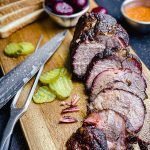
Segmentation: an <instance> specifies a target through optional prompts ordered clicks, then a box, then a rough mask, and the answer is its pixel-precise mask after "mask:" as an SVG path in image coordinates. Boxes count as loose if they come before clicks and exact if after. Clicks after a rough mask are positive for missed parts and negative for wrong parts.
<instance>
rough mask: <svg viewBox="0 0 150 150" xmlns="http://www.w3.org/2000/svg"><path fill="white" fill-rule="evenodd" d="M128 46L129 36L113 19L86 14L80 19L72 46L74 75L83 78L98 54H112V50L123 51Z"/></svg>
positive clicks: (102, 15)
mask: <svg viewBox="0 0 150 150" xmlns="http://www.w3.org/2000/svg"><path fill="white" fill-rule="evenodd" d="M122 41H123V42H122ZM127 45H128V34H127V33H126V31H125V30H124V29H123V28H122V27H121V26H120V25H118V24H117V22H116V20H115V19H114V18H113V17H111V16H109V15H106V14H93V13H87V14H85V15H84V16H82V17H81V18H80V19H79V22H78V24H77V27H76V31H75V34H74V38H73V40H72V42H71V45H70V49H71V64H72V69H73V73H74V75H76V76H77V77H78V78H83V77H84V75H85V73H86V70H87V67H88V65H89V63H90V62H91V60H92V58H93V57H94V56H95V55H96V54H98V53H101V54H102V55H103V54H105V53H111V51H112V50H114V49H116V50H118V49H119V50H121V49H122V48H125V47H126V46H127Z"/></svg>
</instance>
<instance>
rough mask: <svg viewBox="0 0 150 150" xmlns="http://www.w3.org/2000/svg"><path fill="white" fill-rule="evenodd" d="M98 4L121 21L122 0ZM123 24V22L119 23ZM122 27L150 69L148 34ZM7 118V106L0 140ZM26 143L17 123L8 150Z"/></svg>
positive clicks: (103, 0)
mask: <svg viewBox="0 0 150 150" xmlns="http://www.w3.org/2000/svg"><path fill="white" fill-rule="evenodd" d="M96 1H97V2H98V3H99V4H101V5H102V6H104V7H106V8H107V9H108V11H109V14H111V15H113V16H114V17H115V18H117V19H119V20H122V17H121V13H120V5H121V3H122V2H123V0H96ZM120 22H123V21H120ZM121 25H123V26H124V27H125V28H126V29H127V31H128V33H129V35H130V44H131V45H132V47H133V48H134V49H135V50H136V53H137V54H138V55H139V57H140V58H141V59H142V60H143V61H144V63H145V64H146V65H147V67H148V68H149V69H150V59H149V58H150V34H145V35H142V34H138V33H136V32H133V30H131V29H130V30H129V27H128V25H125V24H124V22H123V23H121ZM8 116H9V111H8V106H6V107H5V108H3V109H2V110H0V139H1V137H2V132H3V129H4V127H5V125H6V122H7V118H8ZM27 149H28V147H27V143H26V141H25V138H24V136H23V133H22V130H21V127H20V124H19V123H17V125H16V127H15V130H14V134H13V137H12V141H11V148H10V150H27Z"/></svg>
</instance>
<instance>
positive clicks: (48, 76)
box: [40, 68, 68, 84]
mask: <svg viewBox="0 0 150 150" xmlns="http://www.w3.org/2000/svg"><path fill="white" fill-rule="evenodd" d="M67 74H68V71H67V69H66V68H57V69H53V70H51V71H48V72H45V73H43V74H42V75H41V76H40V81H41V83H43V84H49V83H51V82H53V81H55V80H56V79H57V78H58V77H59V76H63V75H67Z"/></svg>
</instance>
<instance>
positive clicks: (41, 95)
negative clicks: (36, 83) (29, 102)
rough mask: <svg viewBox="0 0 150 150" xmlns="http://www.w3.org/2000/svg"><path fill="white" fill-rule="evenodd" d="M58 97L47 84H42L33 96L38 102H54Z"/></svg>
mask: <svg viewBox="0 0 150 150" xmlns="http://www.w3.org/2000/svg"><path fill="white" fill-rule="evenodd" d="M55 98H56V95H55V94H53V93H52V92H51V91H50V89H49V88H48V87H47V86H42V87H40V88H39V89H38V91H37V92H36V93H35V94H34V96H33V101H34V102H35V103H38V104H42V103H47V102H52V101H54V100H55Z"/></svg>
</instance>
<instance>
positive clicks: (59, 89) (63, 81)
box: [49, 76, 73, 99]
mask: <svg viewBox="0 0 150 150" xmlns="http://www.w3.org/2000/svg"><path fill="white" fill-rule="evenodd" d="M49 87H50V89H51V90H52V91H54V93H55V94H56V96H57V97H58V98H59V99H65V98H67V97H69V96H70V94H71V91H72V88H73V85H72V81H71V79H70V77H68V76H60V77H59V78H58V79H57V80H56V81H54V82H52V83H50V84H49Z"/></svg>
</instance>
